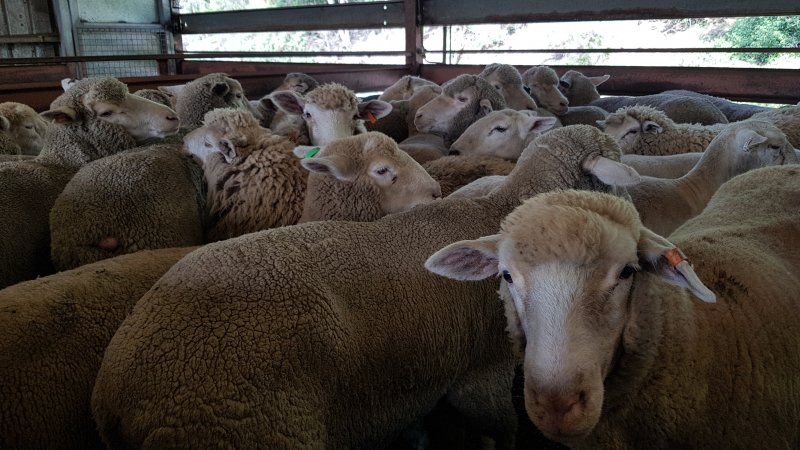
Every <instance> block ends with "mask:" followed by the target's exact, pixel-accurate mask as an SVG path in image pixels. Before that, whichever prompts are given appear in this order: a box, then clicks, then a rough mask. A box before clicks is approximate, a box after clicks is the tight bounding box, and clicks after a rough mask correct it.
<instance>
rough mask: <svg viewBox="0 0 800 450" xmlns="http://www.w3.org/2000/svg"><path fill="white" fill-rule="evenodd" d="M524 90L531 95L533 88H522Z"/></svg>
mask: <svg viewBox="0 0 800 450" xmlns="http://www.w3.org/2000/svg"><path fill="white" fill-rule="evenodd" d="M522 89H525V92H527V93H528V94H530V93H531V88H529V87H528V86H522Z"/></svg>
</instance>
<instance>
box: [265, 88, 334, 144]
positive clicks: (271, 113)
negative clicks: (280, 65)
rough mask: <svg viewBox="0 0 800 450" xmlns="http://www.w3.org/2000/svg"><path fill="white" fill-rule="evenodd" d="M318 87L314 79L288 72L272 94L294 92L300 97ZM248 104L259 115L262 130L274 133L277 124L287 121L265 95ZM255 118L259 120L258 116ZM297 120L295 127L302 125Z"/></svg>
mask: <svg viewBox="0 0 800 450" xmlns="http://www.w3.org/2000/svg"><path fill="white" fill-rule="evenodd" d="M318 87H319V82H317V80H315V79H314V77H312V76H310V75H306V74H304V73H300V72H290V73H287V74H286V76H285V77H284V78H283V82H282V83H281V84H280V86H278V87H276V88H275V89H273V92H277V91H295V92H297V93H298V94H300V95H305V94H306V93H308V92H309V91H312V90H314V89H316V88H318ZM250 104H251V105H253V106H254V107H255V108H256V109H257V110H258V112H259V113H260V115H261V117H260V122H261V125H262V126H263V127H264V128H272V129H273V131H276V129H277V128H280V126H279V124H282V123H283V122H285V121H286V120H287V118H286V117H285V116H286V114H285V113H284V112H282V111H280V110H279V109H278V107H277V106H275V103H273V102H272V100H271V99H270V98H269V95H265V96H263V97H261V99H259V100H251V101H250ZM254 115H255V114H254ZM255 116H256V117H257V118H259V116H258V115H255ZM298 119H299V123H298V125H297V126H302V125H299V124H302V123H303V120H302V118H298ZM273 122H274V124H273ZM283 126H286V124H283ZM279 131H280V130H277V131H276V132H279ZM306 133H307V131H306ZM279 134H281V133H279ZM290 137H291V136H290ZM298 138H300V136H299V135H297V136H294V139H293V140H294V141H297V139H298ZM304 143H306V144H308V143H309V142H304Z"/></svg>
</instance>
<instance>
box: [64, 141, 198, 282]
mask: <svg viewBox="0 0 800 450" xmlns="http://www.w3.org/2000/svg"><path fill="white" fill-rule="evenodd" d="M204 218H205V187H204V184H203V172H202V169H201V168H200V165H199V164H198V163H197V162H196V161H195V160H194V158H193V157H192V156H191V155H189V154H187V153H184V152H183V149H182V148H181V147H177V146H173V145H166V144H164V145H153V146H149V147H144V148H139V149H135V150H132V151H129V152H125V153H120V154H117V155H113V156H110V157H108V158H103V159H101V160H98V161H94V162H93V163H91V164H88V165H86V166H85V167H83V168H82V169H81V170H80V171H78V173H77V174H75V176H74V177H73V178H72V180H70V182H69V183H68V184H67V186H66V187H65V188H64V191H63V192H62V193H61V195H59V196H58V199H57V200H56V201H55V204H54V205H53V209H52V211H51V214H50V225H51V238H52V258H53V262H54V264H55V266H56V267H57V268H58V269H59V270H66V269H70V268H74V267H77V266H80V265H82V264H88V263H91V262H95V261H99V260H101V259H104V258H109V257H112V256H117V255H121V254H126V253H133V252H136V251H139V250H144V249H156V248H166V247H185V246H189V245H198V244H201V243H203V242H204V236H203V235H204Z"/></svg>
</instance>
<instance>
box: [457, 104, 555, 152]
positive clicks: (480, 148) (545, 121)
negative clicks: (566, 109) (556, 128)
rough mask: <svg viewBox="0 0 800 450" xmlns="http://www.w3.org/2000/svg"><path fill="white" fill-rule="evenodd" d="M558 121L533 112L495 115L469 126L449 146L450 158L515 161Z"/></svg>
mask: <svg viewBox="0 0 800 450" xmlns="http://www.w3.org/2000/svg"><path fill="white" fill-rule="evenodd" d="M555 123H556V119H555V118H552V117H538V116H536V115H534V114H530V111H515V110H513V109H501V110H499V111H492V112H490V113H489V114H487V115H486V116H485V117H481V118H480V119H478V120H476V121H475V122H474V123H473V124H472V125H470V126H469V127H468V128H467V129H466V130H464V132H463V133H461V136H460V137H459V138H458V139H456V141H455V142H453V144H452V145H451V146H450V154H451V155H486V156H495V157H498V158H503V159H507V160H510V161H516V160H517V158H519V155H520V154H522V150H523V149H525V148H526V147H527V146H528V145H529V144H530V143H531V142H533V140H534V139H536V138H537V137H539V135H540V134H541V133H542V132H543V131H546V130H548V129H550V128H551V127H552V126H553V125H555Z"/></svg>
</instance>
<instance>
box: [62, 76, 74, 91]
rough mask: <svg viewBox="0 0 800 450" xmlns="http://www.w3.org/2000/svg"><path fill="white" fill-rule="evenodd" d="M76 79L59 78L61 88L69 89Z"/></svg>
mask: <svg viewBox="0 0 800 450" xmlns="http://www.w3.org/2000/svg"><path fill="white" fill-rule="evenodd" d="M76 81H77V80H75V79H74V78H62V79H61V89H63V90H64V92H67V91H68V90H69V88H71V87H72V85H73V84H75V82H76Z"/></svg>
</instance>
